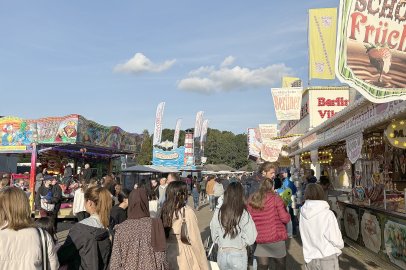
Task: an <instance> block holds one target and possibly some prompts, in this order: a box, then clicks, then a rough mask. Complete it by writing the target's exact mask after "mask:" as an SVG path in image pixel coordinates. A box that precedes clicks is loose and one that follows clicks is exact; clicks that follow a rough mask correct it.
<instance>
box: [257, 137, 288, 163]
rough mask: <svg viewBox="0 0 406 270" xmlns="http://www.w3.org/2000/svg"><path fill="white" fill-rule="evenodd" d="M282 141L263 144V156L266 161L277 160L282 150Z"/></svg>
mask: <svg viewBox="0 0 406 270" xmlns="http://www.w3.org/2000/svg"><path fill="white" fill-rule="evenodd" d="M282 146H283V143H282V142H278V141H268V142H266V143H263V144H262V148H261V158H262V159H263V160H265V161H269V162H275V161H277V160H278V158H279V154H280V153H281V151H282Z"/></svg>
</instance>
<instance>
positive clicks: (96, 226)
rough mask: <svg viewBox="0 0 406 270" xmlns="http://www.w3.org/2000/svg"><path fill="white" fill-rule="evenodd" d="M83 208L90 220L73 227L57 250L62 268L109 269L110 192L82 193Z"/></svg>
mask: <svg viewBox="0 0 406 270" xmlns="http://www.w3.org/2000/svg"><path fill="white" fill-rule="evenodd" d="M84 198H85V208H86V212H88V213H89V214H90V217H88V218H86V219H84V220H82V221H80V222H79V223H76V224H75V225H74V226H73V227H72V228H71V229H70V231H69V235H68V238H67V239H66V241H65V243H64V244H63V245H62V246H61V248H60V249H59V250H58V259H59V263H60V264H61V265H64V266H65V265H67V266H68V269H83V270H85V269H89V270H93V269H98V270H106V269H108V263H109V259H110V253H111V241H110V238H109V237H110V234H109V231H108V228H109V217H110V210H111V206H112V199H111V194H110V191H108V190H107V189H106V188H103V187H97V186H94V187H91V188H88V189H87V190H86V191H85V194H84Z"/></svg>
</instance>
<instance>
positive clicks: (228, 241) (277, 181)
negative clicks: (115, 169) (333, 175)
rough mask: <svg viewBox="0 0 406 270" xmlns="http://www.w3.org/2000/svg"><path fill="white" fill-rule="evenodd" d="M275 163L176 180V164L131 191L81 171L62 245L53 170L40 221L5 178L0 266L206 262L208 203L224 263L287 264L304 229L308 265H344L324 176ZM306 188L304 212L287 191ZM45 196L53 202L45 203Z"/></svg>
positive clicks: (190, 265) (196, 265) (41, 197)
mask: <svg viewBox="0 0 406 270" xmlns="http://www.w3.org/2000/svg"><path fill="white" fill-rule="evenodd" d="M277 172H278V169H277V167H275V165H274V164H272V163H269V162H265V163H263V164H262V165H261V166H260V168H259V170H258V172H257V173H256V174H254V175H252V176H244V175H243V176H240V177H229V178H227V177H224V178H223V177H216V176H215V175H208V176H205V177H204V178H203V179H197V177H191V176H188V177H187V178H186V179H183V180H180V179H179V175H177V174H175V173H171V174H169V175H168V177H167V178H160V179H152V180H151V181H150V182H149V183H147V184H146V183H144V184H143V185H139V186H138V185H135V186H134V189H132V190H126V189H123V188H122V186H121V184H120V183H119V182H117V181H116V180H115V179H114V177H111V176H110V175H107V176H105V177H103V179H102V181H97V180H96V179H93V178H89V179H82V180H81V182H80V187H79V188H78V189H77V190H76V191H75V193H74V202H73V213H74V214H75V216H76V217H77V220H78V222H77V223H76V224H75V225H74V226H73V227H72V228H71V229H70V231H69V234H68V236H67V238H66V240H65V242H64V243H62V244H57V239H56V234H55V232H56V216H55V212H56V211H57V210H59V209H58V196H59V194H60V190H58V187H59V185H56V184H55V183H54V181H55V178H54V177H51V176H48V175H46V174H45V173H44V175H42V177H43V181H42V185H41V186H40V187H38V190H37V196H36V201H37V204H36V205H38V207H39V208H40V213H41V218H39V219H37V220H36V221H34V220H33V219H32V217H31V211H30V206H29V202H28V197H27V195H26V193H25V192H24V191H23V190H22V189H21V188H18V187H9V186H7V185H6V184H5V183H4V186H3V181H0V184H1V185H2V186H1V187H0V188H1V191H0V204H1V206H2V207H1V208H0V227H1V230H0V246H1V247H2V248H3V249H4V250H7V252H1V253H0V269H51V270H53V269H152V270H155V269H157V270H158V269H159V270H162V269H192V270H193V269H196V270H197V269H203V270H205V269H209V263H208V260H207V257H206V256H207V253H206V252H207V250H205V247H204V245H203V241H202V238H201V234H200V230H199V227H198V220H197V216H196V211H199V209H200V208H201V207H202V206H203V205H205V204H206V202H208V206H209V210H210V211H212V212H213V216H212V220H211V222H210V232H211V238H212V241H213V242H214V243H215V244H216V245H217V247H218V252H217V265H218V267H219V268H220V269H247V268H249V267H252V264H253V260H255V261H256V265H257V269H258V270H261V269H270V267H271V264H274V265H275V266H276V269H286V265H287V262H286V258H287V248H286V241H287V239H288V238H289V237H294V236H296V235H297V234H298V233H299V232H298V231H300V237H301V240H302V243H303V254H304V259H305V262H306V269H339V268H338V255H340V254H341V249H342V248H343V246H344V243H343V240H342V236H341V232H340V230H339V227H338V223H337V220H336V218H335V216H334V213H333V212H332V211H331V210H330V209H329V204H328V203H327V201H326V195H325V190H326V188H325V186H326V185H328V179H327V180H326V179H325V178H322V179H320V180H321V181H320V182H321V184H319V183H315V182H316V181H317V179H314V178H315V177H314V173H311V172H310V174H309V177H308V180H307V181H305V184H304V185H303V186H299V187H297V186H296V185H295V184H294V183H293V181H292V179H291V178H290V176H289V171H287V170H281V171H279V172H278V173H277ZM315 180H316V181H315ZM4 182H5V181H4ZM323 187H324V188H323ZM59 188H60V187H59ZM302 188H304V189H305V190H304V194H305V196H304V197H305V198H304V202H303V204H302V207H301V210H300V215H299V218H298V217H297V216H296V215H295V214H294V211H293V210H292V199H291V196H292V195H294V194H295V193H296V192H297V190H299V189H302ZM189 198H191V199H192V200H193V204H191V206H189V204H188V200H189ZM46 202H47V203H48V204H49V205H53V206H52V209H49V211H46V210H45V209H44V208H45V207H46V206H45V205H44V204H46ZM41 204H42V205H43V206H41ZM56 213H57V212H56ZM297 224H298V226H297ZM316 227H317V228H318V229H317V230H315V229H314V228H316ZM44 265H45V266H47V268H44Z"/></svg>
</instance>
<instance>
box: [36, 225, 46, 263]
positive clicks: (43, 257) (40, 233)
mask: <svg viewBox="0 0 406 270" xmlns="http://www.w3.org/2000/svg"><path fill="white" fill-rule="evenodd" d="M36 229H37V232H38V236H39V240H40V245H41V261H42V269H43V270H48V268H49V267H48V245H47V239H46V235H45V232H44V231H43V230H42V229H40V228H36Z"/></svg>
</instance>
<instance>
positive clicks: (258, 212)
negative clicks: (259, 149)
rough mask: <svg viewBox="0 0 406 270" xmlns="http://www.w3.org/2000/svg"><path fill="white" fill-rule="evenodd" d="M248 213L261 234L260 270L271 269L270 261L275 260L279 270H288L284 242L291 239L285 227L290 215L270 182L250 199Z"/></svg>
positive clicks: (258, 237) (264, 184)
mask: <svg viewBox="0 0 406 270" xmlns="http://www.w3.org/2000/svg"><path fill="white" fill-rule="evenodd" d="M248 212H249V213H250V214H251V216H252V219H253V220H254V223H255V226H256V228H257V232H258V235H257V239H256V242H257V247H256V249H255V253H254V255H255V257H256V258H257V262H258V268H257V269H258V270H264V269H268V268H270V259H271V258H272V259H273V260H274V261H275V265H276V269H285V268H286V243H285V240H286V239H287V238H288V234H287V231H286V224H288V222H289V221H290V215H289V213H288V212H287V211H286V207H285V204H284V203H283V200H282V199H281V197H280V196H278V195H277V194H275V193H274V191H273V183H272V180H271V179H269V178H265V179H264V180H263V181H262V183H261V185H260V187H259V190H258V191H257V192H255V193H254V194H253V195H252V196H251V197H250V199H249V203H248Z"/></svg>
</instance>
